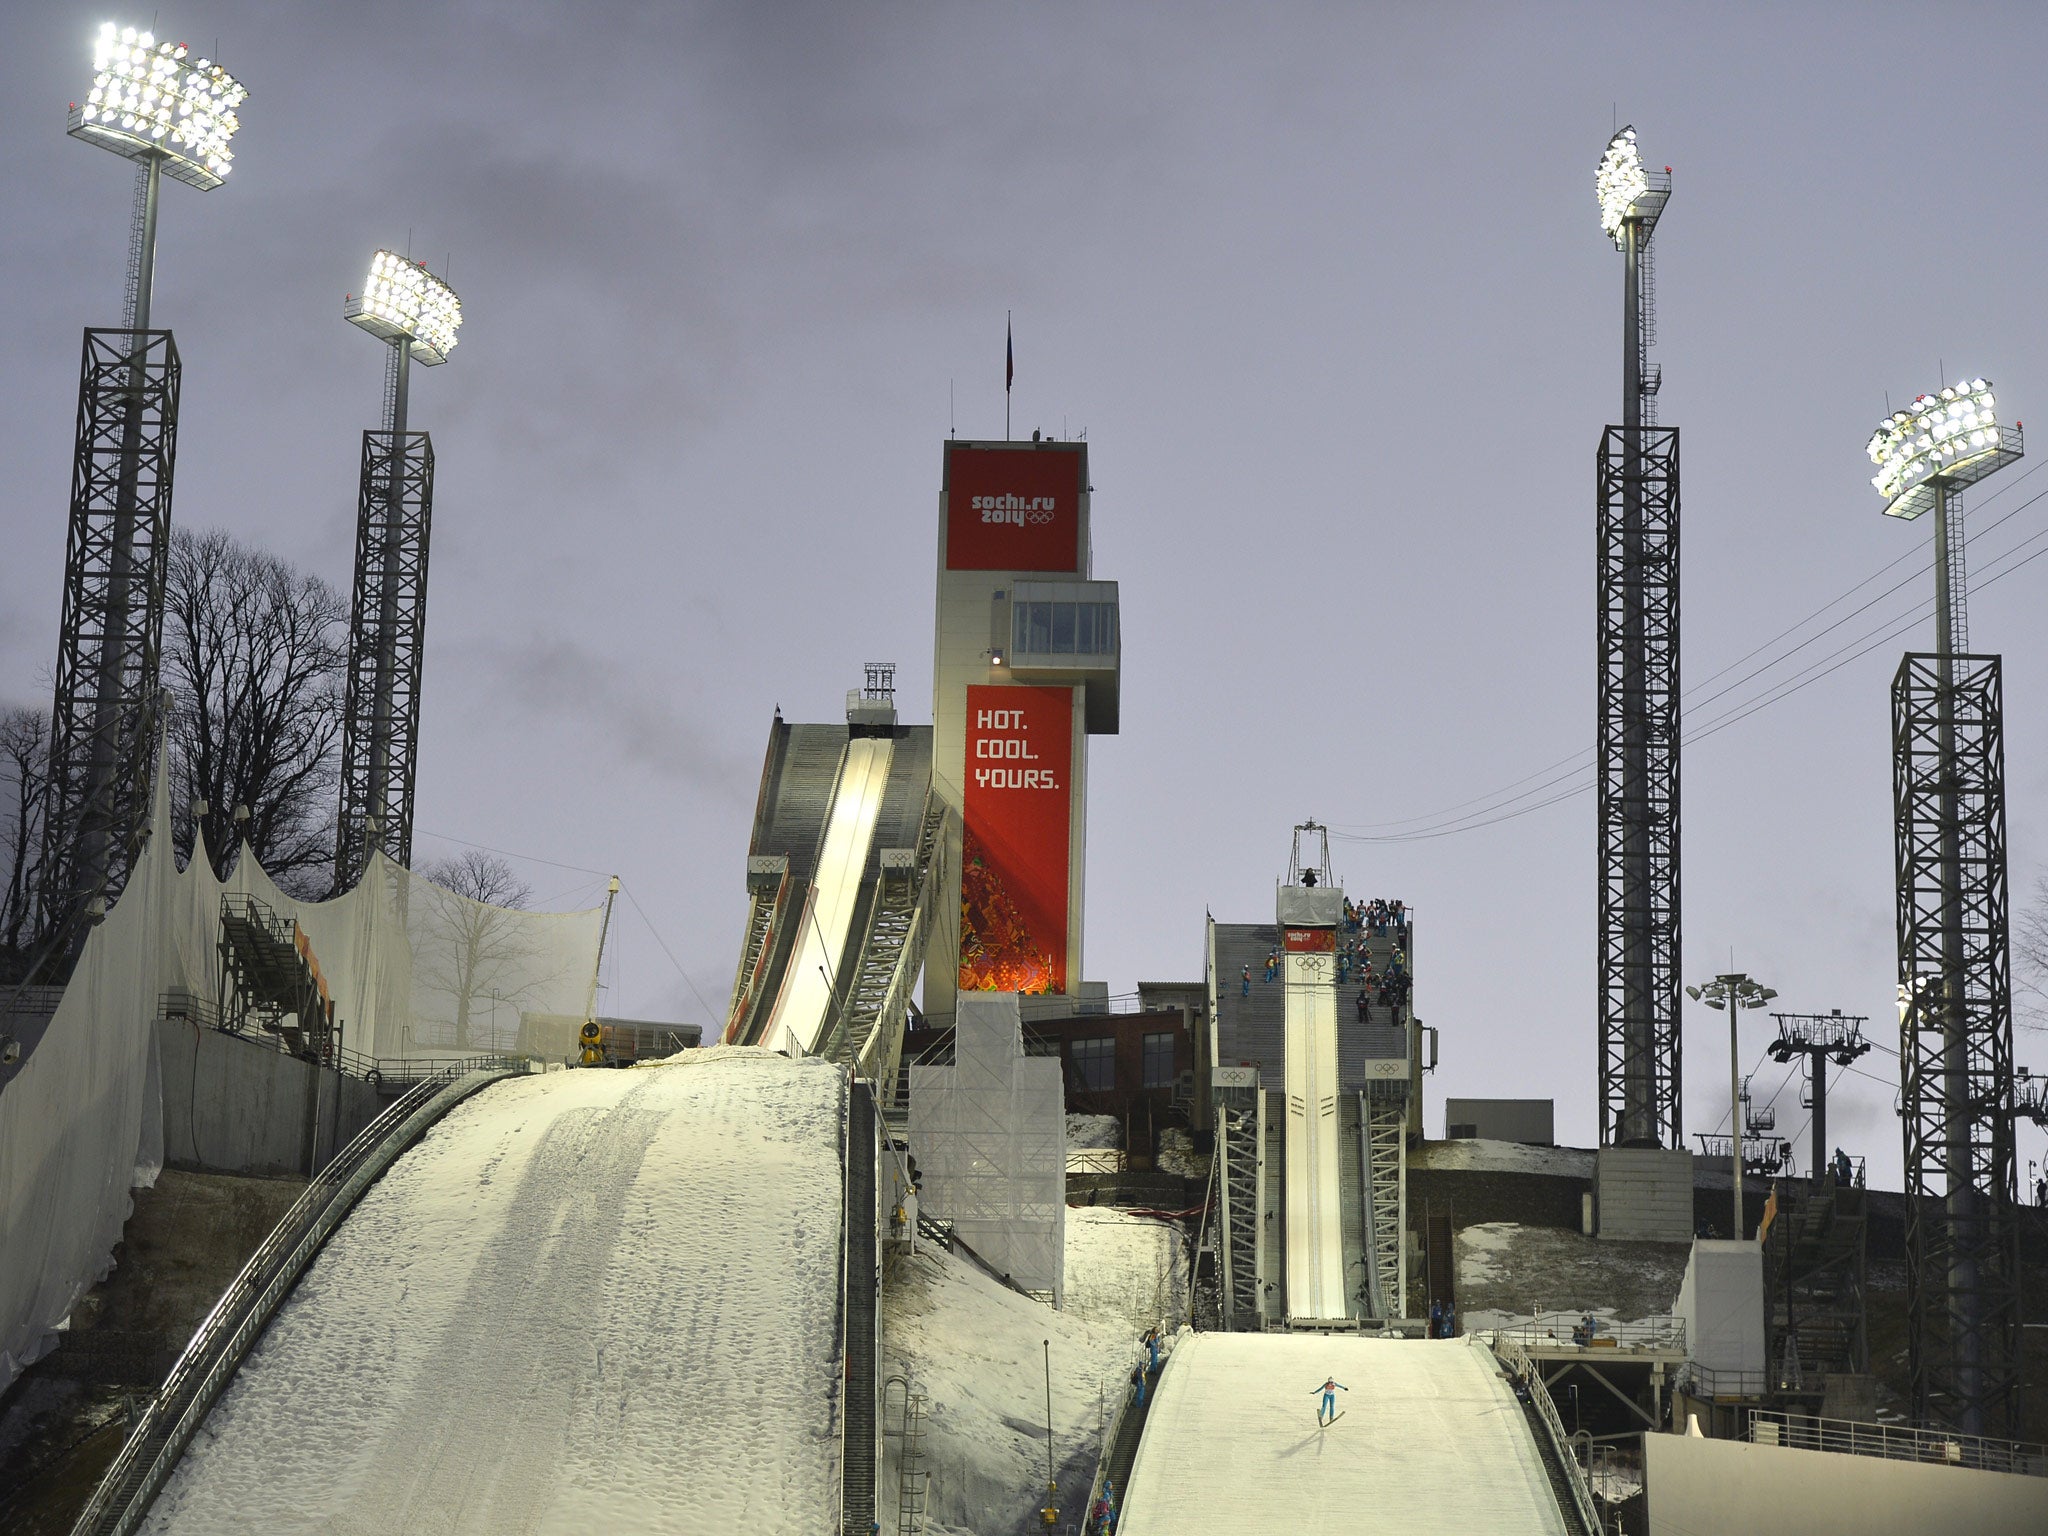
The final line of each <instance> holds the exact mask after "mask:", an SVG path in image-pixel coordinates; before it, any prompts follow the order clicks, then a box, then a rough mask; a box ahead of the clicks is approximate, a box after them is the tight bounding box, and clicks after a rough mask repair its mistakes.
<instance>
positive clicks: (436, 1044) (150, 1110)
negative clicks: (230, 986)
mask: <svg viewBox="0 0 2048 1536" xmlns="http://www.w3.org/2000/svg"><path fill="white" fill-rule="evenodd" d="M168 777H169V776H168V775H167V774H165V773H164V772H162V771H159V772H158V773H157V775H156V782H157V793H156V799H155V804H154V807H153V809H152V812H151V822H150V825H151V828H152V831H151V833H150V835H149V837H148V839H147V841H146V842H145V844H144V846H143V851H142V853H141V855H140V856H139V857H138V858H137V860H136V863H135V867H134V870H133V872H132V873H131V874H130V876H129V880H128V884H127V887H126V889H125V890H123V891H122V893H121V898H120V900H119V901H118V902H116V903H115V904H114V907H113V909H112V910H111V911H110V912H109V913H108V914H107V916H106V919H105V921H103V922H102V923H101V924H100V925H99V926H98V927H97V928H95V929H94V930H93V932H92V934H91V935H90V937H88V938H87V940H86V943H85V947H84V950H83V952H82V953H81V955H80V958H79V962H78V966H77V969H76V970H75V971H74V972H73V974H72V977H71V981H70V984H69V985H68V986H67V987H66V988H65V991H64V996H63V999H62V1001H61V1002H60V1003H59V1004H58V1006H57V1011H56V1013H55V1015H54V1016H53V1017H52V1018H51V1019H50V1022H49V1027H48V1028H47V1030H46V1031H45V1032H44V1034H43V1036H42V1038H41V1040H40V1042H39V1043H37V1044H36V1045H35V1046H34V1048H33V1049H32V1050H31V1051H30V1052H29V1054H28V1057H27V1059H26V1060H25V1061H24V1062H23V1063H22V1066H21V1070H20V1072H19V1073H18V1074H17V1075H16V1076H15V1077H14V1079H13V1080H12V1081H11V1082H9V1083H8V1084H7V1085H6V1086H5V1088H4V1089H0V1390H5V1388H6V1387H7V1385H8V1384H9V1383H11V1382H12V1381H13V1380H14V1378H15V1377H16V1376H17V1375H18V1374H19V1373H20V1371H21V1370H22V1368H23V1367H24V1366H26V1365H28V1364H30V1363H31V1362H33V1361H35V1360H37V1359H39V1358H40V1357H41V1356H43V1355H44V1354H46V1353H48V1352H49V1350H50V1348H51V1346H52V1345H53V1344H54V1343H55V1341H56V1334H55V1330H56V1328H57V1326H58V1325H59V1324H60V1323H61V1322H63V1320H64V1319H65V1318H66V1317H68V1316H69V1315H70V1313H71V1309H72V1307H73V1306H74V1305H76V1304H77V1302H78V1299H79V1298H80V1297H81V1296H82V1295H84V1293H85V1292H86V1290H87V1289H88V1288H90V1287H91V1286H92V1285H93V1284H94V1283H95V1282H96V1281H97V1280H99V1278H100V1277H101V1276H102V1275H104V1274H105V1273H106V1272H107V1270H108V1268H109V1267H110V1266H111V1263H112V1257H111V1256H112V1253H113V1249H114V1245H115V1243H117V1242H118V1241H119V1240H120V1236H121V1228H122V1226H123V1224H124V1223H126V1221H127V1219H128V1213H129V1210H130V1208H131V1206H130V1200H129V1194H128V1192H129V1190H130V1189H131V1188H138V1189H146V1188H148V1187H149V1186H150V1185H152V1184H153V1183H155V1181H156V1174H157V1170H158V1168H159V1167H161V1165H162V1162H163V1124H162V1101H161V1095H160V1092H159V1085H158V1077H157V1059H156V1030H155V1025H154V1021H155V1019H156V1017H157V1014H158V1005H159V1000H160V999H161V998H162V997H163V996H164V994H165V993H167V992H172V991H183V992H186V993H189V994H191V995H192V996H194V997H197V998H200V999H204V1000H209V1001H211V1002H213V1003H215V1004H217V1003H218V1002H219V992H220V980H219V973H220V958H219V939H220V910H221V898H222V896H223V894H226V893H234V894H244V895H248V896H252V897H254V898H255V899H256V900H258V901H260V902H262V903H263V904H264V905H266V906H268V907H269V908H271V910H272V911H273V912H275V913H277V914H278V916H280V917H289V918H294V919H296V920H297V922H298V924H299V927H300V929H301V931H302V932H303V934H304V936H305V938H306V940H307V943H308V945H309V947H310V949H311V951H312V953H313V955H314V956H315V958H316V959H317V960H318V963H319V966H320V970H321V974H322V975H323V976H324V977H325V978H326V980H327V985H328V988H329V991H330V993H331V995H332V997H333V999H334V1004H335V1014H336V1017H337V1018H338V1019H339V1020H340V1022H341V1030H342V1034H341V1043H342V1045H343V1046H344V1047H345V1048H346V1049H348V1050H350V1051H354V1052H356V1053H358V1054H360V1055H363V1056H376V1057H380V1058H393V1057H436V1056H465V1055H483V1054H490V1053H495V1052H509V1051H511V1050H513V1049H514V1048H515V1042H516V1041H517V1040H518V1038H519V1034H520V1029H519V1025H520V1018H521V1016H522V1015H525V1014H536V1015H554V1016H556V1017H557V1018H567V1019H570V1020H575V1019H581V1018H583V1017H584V1016H586V1015H587V1014H588V1013H589V1012H590V1010H591V1006H592V982H593V978H594V977H595V975H596V969H597V946H598V933H599V928H600V924H601V920H602V916H603V913H602V909H592V910H591V911H588V912H571V913H559V914H557V913H539V912H517V911H511V910H508V909H506V908H502V907H492V906H487V905H485V904H484V903H482V902H476V901H471V900H469V899H468V898H466V897H463V896H458V895H456V894H455V893H453V892H451V891H446V890H443V889H441V888H440V887H438V886H435V885H433V884H432V883H431V882H429V881H427V880H425V879H423V878H420V877H418V876H415V875H413V874H411V873H409V872H408V871H406V870H404V869H401V868H399V867H398V866H397V865H395V864H392V863H391V862H389V861H388V860H386V859H385V858H383V857H382V856H381V855H373V856H372V858H371V861H370V866H369V869H368V871H367V872H366V873H365V875H364V877H363V880H362V883H361V884H359V885H358V886H356V887H355V889H353V890H351V891H349V892H348V893H347V894H345V895H343V896H339V897H337V898H335V899H334V900H332V901H324V902H303V901H297V900H294V899H293V898H291V897H289V896H286V895H285V894H284V893H283V892H281V891H279V890H278V889H277V887H276V886H275V885H273V884H272V883H271V881H270V878H269V876H267V875H265V874H264V873H263V871H262V870H261V869H259V868H258V867H257V865H256V861H255V859H254V858H251V857H247V856H245V857H243V858H242V859H240V860H238V861H237V867H236V869H235V870H234V872H233V873H232V874H231V875H230V876H229V878H228V879H227V880H226V881H225V882H223V881H221V880H218V879H216V878H215V876H214V873H213V869H212V866H211V865H210V864H209V862H208V861H207V860H206V859H205V858H203V857H195V858H194V859H193V860H192V861H191V863H190V865H189V866H188V867H187V868H184V869H180V868H178V866H177V860H176V858H175V856H174V855H173V853H172V849H171V840H170V837H169V835H168V829H169V827H170V824H171V822H170V806H169V799H168V790H167V788H166V787H165V786H166V784H167V781H168ZM245 853H246V851H245ZM567 1032H568V1033H569V1034H570V1035H572V1036H573V1033H574V1026H573V1023H572V1024H570V1025H569V1026H568V1029H567ZM527 1034H528V1037H529V1038H528V1041H527V1046H526V1048H529V1049H532V1050H534V1052H535V1053H536V1054H543V1055H556V1056H559V1055H561V1054H563V1053H564V1052H565V1051H566V1050H567V1049H568V1048H569V1044H568V1042H567V1041H556V1040H554V1039H552V1038H551V1039H548V1040H545V1041H535V1040H533V1039H532V1038H531V1037H532V1035H533V1031H531V1030H529V1031H528V1032H527Z"/></svg>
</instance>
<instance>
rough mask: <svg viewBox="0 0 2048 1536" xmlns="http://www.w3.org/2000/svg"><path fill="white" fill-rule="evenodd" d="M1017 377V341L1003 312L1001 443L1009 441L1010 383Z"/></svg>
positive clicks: (1007, 313)
mask: <svg viewBox="0 0 2048 1536" xmlns="http://www.w3.org/2000/svg"><path fill="white" fill-rule="evenodd" d="M1016 377H1017V339H1016V333H1015V332H1014V331H1013V330H1012V329H1011V328H1010V312H1009V311H1008V310H1007V309H1006V310H1004V311H1003V441H1004V442H1006V443H1007V442H1008V441H1009V440H1010V382H1011V380H1013V379H1015V378H1016Z"/></svg>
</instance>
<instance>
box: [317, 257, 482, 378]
mask: <svg viewBox="0 0 2048 1536" xmlns="http://www.w3.org/2000/svg"><path fill="white" fill-rule="evenodd" d="M342 314H343V315H344V316H345V317H346V318H347V319H348V320H349V322H350V323H351V324H354V325H359V326H361V327H362V328H363V329H364V330H366V331H368V332H369V333H370V334H371V335H372V336H376V337H379V338H380V339H382V340H384V341H388V342H391V343H392V344H393V345H397V344H399V343H401V342H403V343H404V344H405V346H406V347H407V349H408V350H409V351H410V352H411V353H412V356H413V357H414V358H415V359H416V360H418V361H419V362H420V363H422V364H424V365H425V366H427V367H429V368H431V367H433V366H434V365H435V364H436V363H445V362H447V361H448V354H449V353H450V352H453V351H454V350H455V333H456V332H457V331H458V330H460V329H461V327H462V301H461V300H460V299H458V298H456V297H455V290H454V289H453V288H451V287H449V286H448V284H447V283H445V282H443V281H442V280H441V279H440V278H438V277H436V276H434V274H433V273H431V272H429V271H428V270H427V269H426V266H425V265H424V264H423V263H421V262H416V261H413V260H411V259H409V258H408V257H404V256H400V255H398V254H397V253H396V252H395V251H379V252H378V253H377V254H376V255H375V256H374V257H373V258H371V261H370V275H369V277H367V278H366V279H364V282H363V291H362V293H361V294H360V295H356V294H351V295H350V296H349V298H348V300H347V302H346V304H345V305H344V306H343V309H342Z"/></svg>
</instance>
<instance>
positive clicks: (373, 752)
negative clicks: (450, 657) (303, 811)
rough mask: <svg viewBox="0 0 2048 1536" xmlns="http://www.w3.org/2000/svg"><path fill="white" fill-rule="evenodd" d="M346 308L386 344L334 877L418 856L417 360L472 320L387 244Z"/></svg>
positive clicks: (352, 623) (366, 485) (347, 877)
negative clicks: (412, 424)
mask: <svg viewBox="0 0 2048 1536" xmlns="http://www.w3.org/2000/svg"><path fill="white" fill-rule="evenodd" d="M342 313H343V315H344V316H345V317H346V318H347V319H348V320H349V321H350V322H352V323H353V324H355V325H359V326H361V327H362V328H363V329H364V330H366V331H368V332H369V333H370V334H371V335H373V336H375V337H377V338H378V339H379V340H380V341H382V342H384V343H385V346H386V348H387V356H386V363H385V370H384V425H383V428H382V430H381V431H375V432H365V433H364V434H363V461H362V476H361V480H360V482H359V487H358V490H357V499H356V574H355V595H354V601H353V605H352V607H351V611H350V618H349V639H348V689H347V698H346V703H345V704H344V707H343V716H342V735H341V810H340V814H339V816H338V818H337V821H336V843H335V852H334V888H335V889H336V890H337V891H342V890H347V889H348V888H349V887H350V886H352V885H354V884H355V883H356V881H357V880H358V879H359V878H361V876H362V872H363V866H364V864H365V862H366V861H367V860H368V858H369V855H370V850H371V849H373V848H375V849H381V850H382V851H383V852H384V854H385V855H386V856H387V857H388V858H390V859H392V860H393V861H394V862H396V863H398V864H401V865H409V864H411V862H412V792H413V781H414V775H415V772H416V769H417V766H418V747H419V734H420V664H421V660H422V650H423V647H424V645H425V641H426V624H427V548H428V542H429V534H430V532H431V528H432V523H433V515H434V444H433V440H432V439H431V438H430V437H429V436H428V435H427V434H426V433H424V432H413V431H410V430H408V427H407V422H406V412H407V404H408V400H407V396H408V395H409V393H410V385H411V379H412V362H413V360H414V359H415V358H417V359H418V360H419V361H420V362H421V363H423V364H425V365H428V366H432V365H434V364H437V363H445V362H446V361H447V360H448V354H449V353H450V352H451V351H452V350H454V347H455V333H456V330H457V329H458V328H459V327H460V326H461V324H462V305H461V303H460V302H459V301H458V300H457V299H456V297H455V290H454V289H452V288H450V287H449V286H448V284H447V283H445V282H443V281H442V280H441V279H440V278H438V277H435V276H433V275H432V274H431V273H429V272H428V271H427V269H426V267H425V266H424V265H423V264H422V263H419V262H415V261H413V260H411V259H410V258H409V257H405V256H399V255H396V254H394V253H393V252H391V251H379V252H377V254H376V256H375V257H374V258H373V259H372V260H371V263H370V275H369V277H368V279H367V280H366V281H365V283H364V286H363V292H362V293H361V295H356V294H351V295H349V297H348V299H347V301H346V302H345V304H344V306H343V310H342Z"/></svg>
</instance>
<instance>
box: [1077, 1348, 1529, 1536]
mask: <svg viewBox="0 0 2048 1536" xmlns="http://www.w3.org/2000/svg"><path fill="white" fill-rule="evenodd" d="M1331 1376H1334V1377H1335V1378H1336V1379H1337V1380H1338V1381H1339V1382H1342V1383H1343V1384H1344V1385H1345V1386H1346V1387H1347V1388H1349V1389H1350V1390H1349V1391H1345V1392H1339V1393H1337V1394H1336V1396H1337V1407H1338V1408H1339V1410H1340V1411H1341V1412H1342V1415H1343V1416H1342V1417H1341V1418H1339V1419H1338V1420H1337V1421H1336V1423H1334V1424H1332V1425H1331V1426H1330V1427H1329V1428H1327V1429H1319V1428H1317V1426H1316V1410H1317V1408H1318V1406H1319V1405H1320V1403H1321V1401H1322V1399H1321V1396H1320V1395H1319V1393H1318V1392H1317V1389H1318V1388H1319V1387H1320V1386H1321V1385H1322V1383H1323V1380H1324V1378H1326V1377H1331ZM1119 1503H1120V1504H1121V1505H1122V1508H1123V1511H1124V1513H1123V1518H1122V1519H1121V1520H1119V1521H1118V1522H1117V1536H1203V1533H1209V1532H1217V1531H1229V1532H1233V1533H1237V1532H1242V1533H1245V1536H1253V1533H1261V1536H1262V1533H1266V1532H1271V1533H1274V1536H1336V1533H1338V1532H1351V1531H1357V1532H1371V1533H1373V1536H1399V1533H1406V1532H1414V1533H1417V1536H1421V1533H1429V1536H1438V1533H1441V1532H1445V1531H1484V1532H1487V1533H1488V1536H1522V1533H1527V1536H1565V1532H1566V1529H1567V1528H1566V1525H1565V1522H1564V1518H1563V1516H1562V1515H1561V1514H1560V1513H1559V1511H1558V1507H1557V1498H1556V1495H1555V1494H1554V1493H1553V1492H1552V1491H1551V1487H1550V1483H1549V1480H1548V1477H1547V1476H1546V1474H1545V1471H1544V1466H1543V1460H1542V1457H1541V1455H1540V1454H1539V1453H1538V1451H1537V1449H1536V1442H1535V1440H1534V1438H1533V1437H1532V1435H1531V1433H1530V1431H1529V1427H1528V1420H1527V1418H1526V1416H1525V1415H1524V1414H1523V1412H1522V1408H1521V1405H1520V1404H1519V1403H1517V1402H1516V1401H1515V1397H1514V1394H1513V1393H1512V1392H1511V1391H1510V1390H1509V1388H1508V1384H1507V1382H1505V1381H1504V1380H1502V1379H1501V1375H1500V1370H1499V1368H1498V1367H1497V1366H1496V1365H1495V1364H1494V1360H1493V1354H1492V1352H1491V1351H1489V1350H1487V1349H1486V1348H1485V1347H1483V1346H1482V1345H1480V1344H1479V1343H1477V1342H1476V1341H1473V1340H1468V1339H1428V1340H1424V1339H1374V1338H1360V1337H1358V1336H1356V1335H1340V1334H1305V1333H1297V1334H1283V1333H1264V1334H1260V1333H1196V1334H1184V1335H1182V1337H1181V1338H1180V1340H1179V1341H1178V1342H1177V1343H1176V1345H1175V1346H1174V1351H1173V1354H1172V1357H1171V1358H1170V1359H1169V1361H1168V1363H1167V1366H1166V1370H1165V1372H1164V1373H1163V1376H1162V1378H1161V1380H1160V1383H1159V1397H1158V1400H1157V1402H1156V1403H1154V1405H1153V1407H1152V1412H1151V1415H1150V1417H1149V1418H1147V1420H1146V1421H1145V1438H1144V1439H1143V1440H1142V1441H1141V1442H1140V1443H1139V1445H1138V1459H1137V1461H1136V1463H1135V1464H1134V1465H1133V1467H1132V1469H1131V1480H1130V1486H1129V1487H1128V1488H1126V1489H1124V1490H1122V1496H1121V1498H1120V1499H1119Z"/></svg>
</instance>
